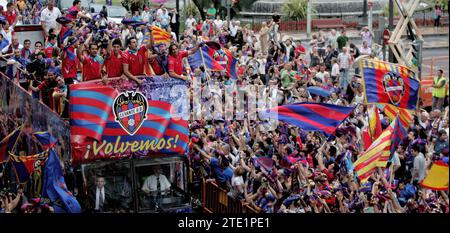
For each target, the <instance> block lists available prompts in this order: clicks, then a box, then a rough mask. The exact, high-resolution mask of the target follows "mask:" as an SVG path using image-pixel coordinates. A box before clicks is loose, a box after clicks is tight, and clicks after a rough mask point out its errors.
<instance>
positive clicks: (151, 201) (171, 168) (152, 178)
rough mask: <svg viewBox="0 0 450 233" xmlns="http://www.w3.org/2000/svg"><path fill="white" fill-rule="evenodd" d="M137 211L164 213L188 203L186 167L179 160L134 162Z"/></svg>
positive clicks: (156, 159) (165, 159)
mask: <svg viewBox="0 0 450 233" xmlns="http://www.w3.org/2000/svg"><path fill="white" fill-rule="evenodd" d="M135 173H136V191H137V195H138V198H137V201H138V211H164V210H168V209H171V208H175V207H180V206H182V205H184V204H186V203H187V202H188V200H186V195H185V190H186V186H187V182H186V178H185V177H186V175H185V174H186V167H185V164H184V163H183V160H182V159H181V158H177V157H169V158H152V160H142V161H136V163H135Z"/></svg>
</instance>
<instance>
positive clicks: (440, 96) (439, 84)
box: [433, 69, 448, 110]
mask: <svg viewBox="0 0 450 233" xmlns="http://www.w3.org/2000/svg"><path fill="white" fill-rule="evenodd" d="M443 75H444V71H443V70H442V69H440V70H438V72H437V76H436V77H434V78H433V110H435V109H439V110H442V107H443V105H444V98H445V95H446V93H445V92H446V90H445V88H446V86H448V80H447V78H445V77H444V76H443Z"/></svg>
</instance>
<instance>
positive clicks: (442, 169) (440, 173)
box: [420, 161, 448, 190]
mask: <svg viewBox="0 0 450 233" xmlns="http://www.w3.org/2000/svg"><path fill="white" fill-rule="evenodd" d="M420 185H421V186H422V187H424V188H427V189H432V190H448V164H446V163H444V162H441V161H438V162H435V163H434V164H433V165H432V166H431V169H430V171H429V172H428V175H427V177H425V179H423V180H422V182H421V183H420Z"/></svg>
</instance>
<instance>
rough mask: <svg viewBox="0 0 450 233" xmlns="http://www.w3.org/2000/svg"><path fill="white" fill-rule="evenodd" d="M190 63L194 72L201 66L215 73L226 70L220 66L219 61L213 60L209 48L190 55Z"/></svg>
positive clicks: (205, 47) (206, 47) (203, 48)
mask: <svg viewBox="0 0 450 233" xmlns="http://www.w3.org/2000/svg"><path fill="white" fill-rule="evenodd" d="M188 62H189V65H190V66H191V69H192V70H195V69H196V68H198V67H201V66H204V68H205V69H209V70H214V71H222V70H224V68H223V66H222V65H220V64H219V62H218V61H216V60H214V59H213V58H212V56H211V55H210V49H208V46H203V47H202V48H201V50H200V49H199V50H198V51H197V52H195V53H194V54H192V55H190V56H189V57H188Z"/></svg>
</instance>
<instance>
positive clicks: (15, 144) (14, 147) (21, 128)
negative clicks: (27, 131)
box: [8, 124, 25, 153]
mask: <svg viewBox="0 0 450 233" xmlns="http://www.w3.org/2000/svg"><path fill="white" fill-rule="evenodd" d="M24 125H25V124H22V125H21V126H20V132H19V135H17V138H16V141H15V142H14V145H13V147H12V148H11V151H14V149H16V146H17V143H18V142H19V137H20V135H21V134H22V131H23V126H24ZM9 152H10V151H8V153H9Z"/></svg>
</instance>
